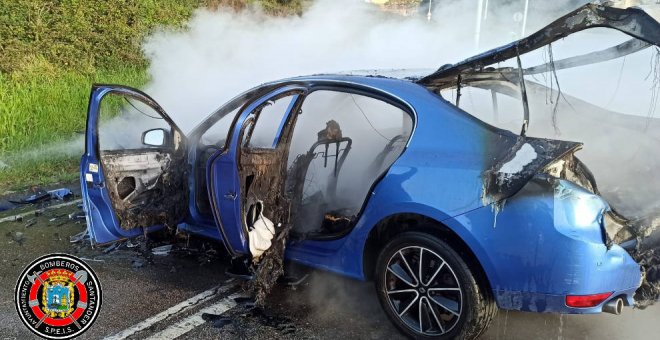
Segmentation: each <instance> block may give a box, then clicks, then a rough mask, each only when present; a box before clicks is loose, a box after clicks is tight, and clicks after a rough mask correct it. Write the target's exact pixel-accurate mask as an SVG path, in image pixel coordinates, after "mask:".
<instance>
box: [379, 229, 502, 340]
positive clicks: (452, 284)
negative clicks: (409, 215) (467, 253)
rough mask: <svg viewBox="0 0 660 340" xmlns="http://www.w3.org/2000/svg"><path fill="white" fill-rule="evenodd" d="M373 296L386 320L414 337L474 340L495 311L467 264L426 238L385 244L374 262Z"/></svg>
mask: <svg viewBox="0 0 660 340" xmlns="http://www.w3.org/2000/svg"><path fill="white" fill-rule="evenodd" d="M375 280H376V282H375V285H376V292H377V294H378V299H379V300H380V303H381V306H382V307H383V309H384V310H385V313H386V314H387V316H388V317H389V318H390V320H391V321H392V322H393V323H394V324H395V325H396V327H397V328H398V329H399V330H401V331H402V332H403V333H404V334H406V335H408V336H409V337H412V338H416V339H473V338H476V337H478V336H479V335H481V334H482V333H483V331H484V330H485V329H486V328H487V327H488V326H489V325H490V322H491V321H492V319H493V317H494V316H495V314H496V313H497V307H496V305H495V302H494V300H493V297H492V293H491V292H490V291H488V290H487V289H483V288H482V286H480V285H479V283H478V282H477V280H476V278H475V275H474V274H473V272H472V271H471V270H470V268H469V267H468V265H467V264H466V262H465V261H464V260H463V259H462V258H461V257H460V256H459V255H458V254H457V253H456V251H454V250H453V249H452V248H451V247H450V246H449V245H447V244H446V243H445V242H443V241H442V240H440V239H438V238H436V237H433V236H431V235H428V234H424V233H418V232H408V233H404V234H401V235H400V236H398V237H397V238H395V239H394V240H392V241H390V242H389V243H388V244H387V245H386V246H385V248H384V249H383V250H382V251H381V253H380V256H379V257H378V260H377V264H376V277H375Z"/></svg>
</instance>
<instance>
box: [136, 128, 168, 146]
mask: <svg viewBox="0 0 660 340" xmlns="http://www.w3.org/2000/svg"><path fill="white" fill-rule="evenodd" d="M165 135H166V132H165V130H164V129H151V130H147V131H145V132H143V133H142V144H144V145H149V146H164V145H165Z"/></svg>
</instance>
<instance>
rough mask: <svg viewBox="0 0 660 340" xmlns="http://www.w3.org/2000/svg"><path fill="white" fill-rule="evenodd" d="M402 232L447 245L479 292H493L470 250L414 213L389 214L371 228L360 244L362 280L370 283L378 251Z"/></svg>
mask: <svg viewBox="0 0 660 340" xmlns="http://www.w3.org/2000/svg"><path fill="white" fill-rule="evenodd" d="M406 232H421V233H425V234H429V235H432V236H434V237H437V238H439V239H441V240H443V241H445V242H447V243H448V244H450V245H451V246H452V247H453V248H454V250H455V251H456V252H457V253H459V254H460V255H461V256H462V257H463V259H464V260H465V261H466V262H467V264H468V265H469V266H470V268H474V269H475V272H474V275H475V277H476V278H477V280H478V281H479V284H480V285H482V288H483V289H485V290H487V291H491V292H492V291H493V290H492V285H491V280H490V279H489V277H488V275H487V273H486V271H485V270H484V267H483V265H482V264H481V262H480V261H479V259H478V257H477V256H476V255H475V253H474V252H473V250H472V249H471V248H470V246H469V245H468V244H467V243H466V242H465V241H464V240H463V239H462V238H461V237H460V236H459V235H458V234H457V233H456V232H455V231H454V230H452V229H451V228H450V227H449V226H447V225H446V224H445V223H442V222H440V221H438V220H436V219H433V218H431V217H428V216H425V215H421V214H417V213H397V214H393V215H390V216H387V217H385V218H383V219H381V220H380V221H379V222H377V223H376V224H375V225H374V226H373V228H371V230H370V231H369V235H368V237H367V240H366V242H365V244H364V249H363V256H362V261H363V264H362V268H363V272H364V277H365V278H366V279H367V280H372V279H373V277H374V272H375V269H376V268H375V267H376V261H377V259H378V255H379V254H380V251H381V249H383V247H385V245H386V244H387V243H388V242H389V241H391V240H393V239H394V238H396V236H397V235H400V234H403V233H406Z"/></svg>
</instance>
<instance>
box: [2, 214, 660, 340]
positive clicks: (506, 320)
mask: <svg viewBox="0 0 660 340" xmlns="http://www.w3.org/2000/svg"><path fill="white" fill-rule="evenodd" d="M25 209H26V210H24V212H27V214H28V215H27V216H25V217H24V218H23V220H22V221H19V222H14V221H9V222H0V244H1V245H0V339H29V338H35V336H34V335H33V334H32V333H30V332H29V331H28V330H27V329H26V328H25V327H24V326H23V324H22V323H21V322H20V320H19V318H18V315H17V313H16V310H15V308H14V299H13V294H14V285H15V284H16V280H17V278H18V276H19V274H20V272H21V271H22V269H23V268H24V267H25V266H26V265H27V264H28V263H30V262H31V261H32V260H34V259H35V258H37V257H39V256H41V255H44V254H47V253H51V252H66V253H71V254H74V255H77V256H79V257H82V258H83V259H86V262H87V263H88V264H89V265H91V267H92V268H93V269H94V270H95V272H96V273H97V275H98V277H99V280H100V282H101V287H102V292H103V305H102V308H101V312H100V315H99V317H98V319H97V320H96V322H95V324H94V325H93V326H92V327H91V328H90V329H89V330H88V331H87V332H86V333H85V334H83V336H82V338H94V339H95V338H103V337H109V336H117V338H131V339H138V338H152V339H167V338H172V337H175V336H179V338H180V339H200V338H209V339H272V338H282V339H385V338H387V339H397V338H401V336H400V335H399V333H398V332H397V331H396V329H394V327H393V326H391V324H390V323H389V321H388V320H387V319H386V317H385V315H384V313H383V312H382V311H381V309H380V306H379V304H378V302H377V299H376V296H375V293H374V290H373V286H372V284H371V283H364V282H356V281H352V280H348V279H344V278H340V277H338V276H335V275H331V274H327V273H322V272H312V274H311V275H310V277H309V278H308V279H307V280H306V281H305V282H304V283H302V284H301V285H299V286H297V287H295V288H291V287H287V286H278V287H276V288H275V290H274V292H273V294H272V295H271V296H270V297H269V300H268V302H267V308H266V311H265V313H255V312H254V311H252V310H251V309H249V308H248V307H247V306H246V305H245V304H244V303H240V301H239V302H237V301H236V300H235V299H234V298H235V297H239V296H243V295H244V293H242V289H241V285H240V283H239V282H236V281H229V282H227V280H228V278H227V277H226V276H225V275H224V274H223V273H224V268H225V264H224V263H225V261H226V259H225V258H224V257H223V255H222V254H220V253H219V252H216V251H215V248H214V247H212V245H210V244H208V243H206V242H203V241H201V240H198V239H189V238H186V237H185V236H183V235H179V237H178V239H177V242H176V244H175V247H174V250H173V251H172V252H170V253H169V254H168V255H165V256H153V255H149V252H148V251H146V252H145V250H146V249H148V247H149V246H155V245H158V244H150V245H145V244H144V242H135V244H134V245H135V247H128V245H127V244H122V246H121V247H119V248H117V249H115V250H114V251H110V252H108V253H105V252H104V249H103V248H97V249H92V248H91V247H90V246H89V244H87V243H70V241H69V236H71V235H74V234H76V233H78V232H80V231H82V230H84V222H83V221H82V220H69V218H68V214H69V213H71V212H75V211H76V210H77V208H76V206H75V204H74V205H70V206H67V207H63V208H60V209H54V210H48V211H45V212H44V213H42V214H41V215H40V216H34V214H32V213H30V212H29V210H27V209H28V208H25ZM15 212H16V211H13V212H11V213H15ZM18 212H21V211H18ZM7 213H8V212H4V215H7ZM1 218H2V215H0V219H1ZM29 224H32V225H30V226H27V227H26V225H29ZM145 254H147V255H145ZM203 312H210V313H212V314H222V313H224V315H228V316H229V318H228V320H229V323H228V324H225V325H224V326H222V327H215V326H214V322H213V321H205V320H204V319H202V317H201V315H202V313H203ZM215 323H216V325H217V326H221V324H223V323H224V319H223V320H219V321H218V320H216V321H215ZM657 334H660V306H657V305H656V306H653V307H651V308H648V309H646V310H643V311H642V310H633V309H630V308H627V309H625V310H624V313H623V315H621V316H614V315H608V314H601V315H582V316H579V315H564V316H560V315H552V314H534V313H520V312H504V311H501V312H500V313H499V315H498V317H497V319H496V320H495V322H494V323H493V325H492V326H491V328H490V329H489V330H488V332H487V333H486V334H485V336H484V337H483V338H484V339H590V338H591V339H624V338H625V339H650V338H654V337H656V336H657Z"/></svg>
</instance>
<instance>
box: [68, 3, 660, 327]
mask: <svg viewBox="0 0 660 340" xmlns="http://www.w3.org/2000/svg"><path fill="white" fill-rule="evenodd" d="M581 34H585V37H587V38H588V39H587V40H588V41H589V42H595V43H593V44H584V43H575V44H573V45H570V44H572V41H573V40H571V39H578V38H579V37H580V35H581ZM607 34H611V35H614V38H612V39H611V38H607V39H606V38H605V35H607ZM659 42H660V25H658V23H657V22H656V21H655V20H654V19H653V18H652V17H651V16H649V15H648V14H647V13H646V12H644V11H643V10H641V9H636V8H629V9H619V8H612V7H603V6H599V5H593V4H589V5H586V6H584V7H581V8H579V9H577V10H575V11H574V12H572V13H569V14H568V15H566V16H564V17H562V18H560V19H558V20H557V21H555V22H553V23H552V24H550V25H549V26H547V27H545V28H544V29H542V30H540V31H539V32H537V33H534V34H532V35H530V36H529V37H527V38H524V39H522V40H519V41H516V42H514V43H511V44H509V45H506V46H503V47H500V48H497V49H494V50H491V51H489V52H486V53H483V54H480V55H477V56H475V57H472V58H470V59H467V60H465V61H463V62H460V63H457V64H454V65H446V66H443V67H441V68H440V69H438V70H436V71H432V72H428V73H422V74H420V72H407V71H406V72H404V71H391V72H361V74H356V73H351V74H335V75H314V76H307V77H296V78H290V79H285V80H280V81H275V82H271V83H267V84H263V85H260V86H257V87H255V88H253V89H251V90H248V91H247V92H244V93H242V94H240V95H238V96H236V97H235V98H234V99H232V100H231V101H229V102H228V103H227V104H225V105H223V106H221V107H220V108H219V109H218V110H217V111H215V112H213V113H211V114H210V115H209V116H208V118H206V119H205V120H203V121H202V122H200V123H199V124H198V125H197V127H196V128H194V129H193V130H192V131H189V132H185V133H184V132H183V131H182V130H181V129H179V128H178V127H177V125H176V124H175V122H174V121H173V120H172V119H171V118H170V117H169V116H168V115H167V114H166V113H165V111H164V110H163V109H162V108H161V107H160V106H159V105H158V104H157V103H156V102H155V101H154V100H153V99H152V98H151V97H149V96H148V95H147V94H145V93H143V92H141V91H139V90H136V89H132V88H129V87H125V86H119V85H95V86H94V87H93V88H92V92H91V98H90V104H89V112H88V118H87V134H86V141H85V154H84V156H83V157H82V161H81V169H80V170H81V185H82V192H83V197H84V200H83V202H84V209H85V212H86V216H87V222H88V231H89V233H90V236H91V239H92V241H93V242H94V243H95V244H104V243H109V242H113V241H116V240H119V239H125V238H131V237H135V236H137V235H142V234H143V233H146V232H151V231H155V230H159V229H163V228H169V229H176V230H178V231H182V232H187V233H191V234H196V235H200V236H203V237H206V238H210V239H213V240H216V241H217V242H220V243H222V244H223V245H224V247H225V248H226V250H227V252H228V253H229V254H230V256H231V257H232V258H233V259H234V261H235V262H237V263H243V264H245V268H246V270H247V271H248V272H249V275H248V276H250V277H251V278H252V279H254V280H259V279H262V278H264V277H273V276H277V275H274V274H273V273H272V271H281V270H282V265H281V263H282V261H283V259H285V260H287V261H291V262H293V263H298V264H302V265H305V266H308V267H312V268H317V269H321V270H326V271H330V272H334V273H337V274H340V275H344V276H347V277H351V278H354V279H357V280H373V282H374V283H375V289H376V291H377V295H378V298H379V300H380V303H381V305H382V307H383V309H384V311H385V312H386V314H387V315H388V317H389V318H390V319H391V321H392V322H393V323H394V324H395V325H396V326H397V327H398V328H399V329H400V330H401V332H402V333H404V334H405V335H407V336H410V337H413V338H447V339H449V338H475V337H478V336H479V335H480V334H482V332H483V331H484V330H485V329H486V328H487V327H488V325H489V324H490V322H491V320H492V319H493V317H494V316H495V314H496V313H497V310H498V309H509V310H520V311H530V312H552V313H577V314H586V313H600V312H609V313H614V314H618V313H620V312H621V309H622V308H623V307H624V306H633V305H634V304H635V292H636V291H637V290H638V289H639V288H640V285H643V284H644V282H645V281H644V279H645V276H644V270H643V268H641V267H640V265H639V264H638V263H637V262H636V260H635V259H636V258H634V256H635V254H637V253H638V252H639V251H640V246H641V245H642V244H643V242H642V240H643V238H644V237H645V236H646V235H648V231H649V230H651V229H652V228H653V226H654V224H657V223H658V219H657V216H653V214H652V212H657V211H658V210H657V206H648V204H647V205H646V206H644V204H646V203H648V202H645V201H639V200H641V199H642V198H641V197H644V195H642V194H641V193H643V192H645V190H646V191H650V190H657V189H658V188H657V186H658V183H657V181H656V182H653V181H647V182H646V183H645V184H644V185H641V187H642V188H641V189H640V188H632V187H629V186H625V187H621V186H617V185H614V184H616V180H617V178H621V174H619V172H620V171H622V170H621V168H625V167H637V168H639V171H638V176H635V177H639V178H650V177H646V176H651V171H652V168H649V167H644V166H643V165H642V163H643V162H646V161H649V159H652V158H653V157H650V155H652V153H655V152H657V146H658V135H657V134H653V133H651V132H649V131H654V129H655V131H657V130H658V128H659V127H660V123H659V121H658V120H657V119H655V118H653V117H652V115H647V113H648V111H645V110H648V106H644V105H642V104H644V103H641V104H640V105H632V104H630V100H628V101H626V100H625V98H618V97H625V95H626V94H625V93H624V92H625V91H628V89H629V88H628V87H626V86H623V85H621V86H620V88H617V91H620V92H622V93H618V92H617V93H614V94H608V95H604V94H603V93H604V91H605V90H598V88H599V87H598V86H601V85H603V86H605V85H608V86H609V85H613V84H616V81H615V82H612V83H607V82H601V81H592V80H590V79H592V78H593V79H596V78H597V77H598V76H600V74H601V73H598V71H595V70H593V69H590V68H591V67H594V65H595V66H599V65H600V66H604V67H606V68H607V69H613V68H614V69H616V70H618V69H619V68H618V67H619V66H617V67H614V66H612V65H621V62H622V60H627V61H628V64H625V65H644V67H645V68H646V72H648V70H649V68H652V67H653V65H650V64H649V63H648V60H652V58H653V57H654V56H657V53H658V52H657V51H658V50H657V46H658V43H659ZM566 44H569V45H566ZM562 46H564V47H566V48H565V49H563V47H562ZM635 58H640V59H639V60H645V62H644V63H641V62H640V63H636V62H635V61H634V60H635ZM612 63H614V64H612ZM649 65H650V66H649ZM585 68H586V70H584V69H585ZM621 68H622V69H624V66H621ZM577 70H583V71H584V72H586V73H581V74H579V73H578V74H576V75H573V74H572V72H577ZM633 71H634V70H631V71H630V72H628V71H627V70H626V72H625V74H626V75H627V74H629V73H633ZM656 72H657V71H656ZM615 73H616V74H618V72H615ZM656 77H657V74H656ZM628 78H630V79H631V81H633V82H635V83H636V84H638V83H639V84H642V85H643V86H646V85H645V84H644V81H651V82H652V81H653V79H652V78H653V77H650V78H651V79H648V77H647V78H644V77H643V76H640V77H638V78H632V77H628ZM656 80H657V79H656ZM624 81H625V79H624ZM576 82H577V85H575V86H573V87H572V86H571V85H569V83H576ZM586 89H589V90H590V91H589V93H586V94H585V95H584V96H582V95H580V94H579V92H580V91H582V90H586ZM572 90H575V91H572ZM619 94H621V95H620V96H619ZM602 98H605V99H606V102H605V103H604V104H603V105H599V104H598V103H596V102H595V100H596V99H602ZM617 98H618V99H617ZM649 98H651V97H649ZM617 105H619V106H617ZM638 106H639V109H638ZM619 107H622V108H624V109H626V108H627V109H631V110H638V111H639V114H636V115H635V114H633V115H629V114H626V112H625V111H622V110H623V109H622V110H620V109H619ZM653 109H654V108H653ZM633 113H634V112H633ZM587 127H589V128H590V129H589V130H593V131H596V133H591V134H587V135H584V136H583V137H581V135H580V133H582V132H584V130H586V129H587ZM591 128H593V129H591ZM557 136H560V137H561V138H557ZM574 138H575V139H574ZM616 138H620V140H621V141H622V143H625V142H628V143H630V144H631V145H633V144H634V145H635V152H634V153H632V156H631V158H629V159H627V160H626V161H625V164H618V165H613V164H612V163H611V162H612V158H611V157H610V158H609V159H606V160H602V158H598V156H599V155H602V154H601V153H599V151H600V150H602V148H603V146H604V145H609V144H608V143H609V141H612V140H616ZM622 145H623V144H622ZM583 146H584V150H583V151H580V150H581V149H582V148H583ZM590 148H591V150H593V151H592V152H591V153H589V150H590ZM622 148H623V146H622ZM610 151H611V152H614V151H613V150H610ZM582 152H584V157H582ZM645 155H646V156H645ZM578 156H580V158H578ZM608 162H610V163H608ZM592 163H593V164H594V165H593V166H592V165H591V164H592ZM587 164H589V167H588V166H587ZM617 176H619V177H617ZM601 177H602V178H603V180H602V181H601ZM597 179H598V184H597V181H596V180H597ZM603 183H604V184H603ZM612 183H614V184H612ZM608 188H611V189H608ZM640 190H641V191H640ZM655 192H656V193H657V192H658V191H655ZM636 199H637V201H636ZM629 207H635V208H639V209H638V210H637V212H636V213H635V214H630V213H629V211H628V210H629V209H628V208H629ZM640 207H641V208H640ZM644 207H646V208H644ZM642 208H644V209H646V210H644V209H642Z"/></svg>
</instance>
